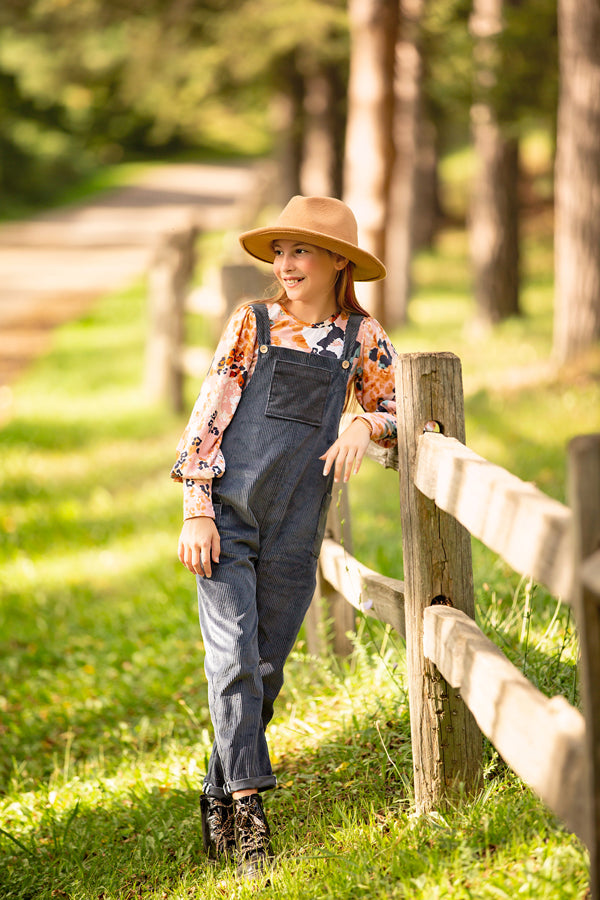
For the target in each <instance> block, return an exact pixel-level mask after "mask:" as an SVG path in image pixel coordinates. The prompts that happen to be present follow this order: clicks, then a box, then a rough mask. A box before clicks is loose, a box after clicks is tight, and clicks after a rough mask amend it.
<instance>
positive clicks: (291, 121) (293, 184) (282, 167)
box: [270, 55, 304, 206]
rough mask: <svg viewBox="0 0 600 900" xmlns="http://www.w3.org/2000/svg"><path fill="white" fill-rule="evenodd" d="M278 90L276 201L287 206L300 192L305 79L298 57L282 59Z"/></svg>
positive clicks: (274, 101)
mask: <svg viewBox="0 0 600 900" xmlns="http://www.w3.org/2000/svg"><path fill="white" fill-rule="evenodd" d="M275 81H276V84H277V86H278V90H277V91H276V92H275V94H274V95H273V98H272V100H271V109H270V114H271V124H272V128H273V131H274V134H275V157H276V159H277V165H278V168H279V177H278V178H277V180H276V195H275V196H274V197H273V202H274V203H277V204H278V205H279V206H285V204H286V203H287V202H288V200H289V199H290V197H293V196H294V195H295V194H299V193H300V169H301V165H302V141H303V129H304V117H303V99H304V80H303V78H302V76H301V75H300V73H299V72H298V66H297V60H296V57H295V55H290V56H288V57H286V58H285V59H283V60H282V61H281V62H280V64H279V66H278V67H277V71H276V73H275Z"/></svg>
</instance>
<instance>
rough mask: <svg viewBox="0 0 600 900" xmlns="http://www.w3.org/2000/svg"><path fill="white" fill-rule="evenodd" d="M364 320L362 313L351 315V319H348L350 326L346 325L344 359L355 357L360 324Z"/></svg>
mask: <svg viewBox="0 0 600 900" xmlns="http://www.w3.org/2000/svg"><path fill="white" fill-rule="evenodd" d="M363 319H364V316H362V315H360V313H351V315H350V318H349V319H348V324H347V325H346V334H345V336H344V351H343V353H342V359H347V360H350V359H351V357H352V356H353V354H354V350H355V346H356V339H357V337H358V329H359V328H360V324H361V322H362V320H363Z"/></svg>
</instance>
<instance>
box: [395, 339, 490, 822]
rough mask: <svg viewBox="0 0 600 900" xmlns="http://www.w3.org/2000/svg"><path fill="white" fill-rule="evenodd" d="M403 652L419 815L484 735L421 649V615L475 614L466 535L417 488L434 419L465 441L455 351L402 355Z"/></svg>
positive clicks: (459, 772) (466, 765) (469, 780)
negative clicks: (437, 611)
mask: <svg viewBox="0 0 600 900" xmlns="http://www.w3.org/2000/svg"><path fill="white" fill-rule="evenodd" d="M396 397H397V403H398V463H399V470H400V516H401V523H402V546H403V553H404V583H405V607H404V609H405V620H406V656H407V669H408V672H407V675H408V689H409V703H410V722H411V735H412V748H413V767H414V782H415V800H416V807H417V811H418V812H426V811H427V810H428V809H431V808H433V807H435V806H438V805H439V804H440V802H441V801H442V799H443V797H444V796H445V795H447V794H448V793H450V792H452V791H454V790H456V789H458V787H459V785H462V786H463V787H464V789H465V790H466V791H467V792H469V791H472V790H473V788H474V787H475V786H476V785H477V782H478V780H479V777H480V773H481V754H482V737H481V733H480V731H479V729H478V727H477V725H476V723H475V720H474V719H473V717H472V715H471V713H470V712H469V710H468V708H467V707H466V705H465V704H464V703H463V702H462V701H461V698H460V694H459V693H458V691H456V690H455V689H454V688H452V687H451V686H450V685H449V684H448V683H447V682H446V681H445V680H444V679H443V678H442V676H441V675H440V673H439V672H438V670H437V669H436V668H435V666H434V665H433V664H432V663H430V662H429V661H428V660H427V659H425V657H424V654H423V612H424V610H425V608H426V607H428V606H430V605H431V604H432V603H435V602H438V603H439V602H444V603H446V604H448V605H452V606H454V607H455V608H457V609H460V610H462V611H463V612H464V613H466V614H467V615H468V616H471V618H474V597H473V564H472V560H471V539H470V535H469V533H468V532H467V531H466V530H465V529H464V528H463V527H462V525H460V524H459V523H458V522H457V521H456V520H455V519H454V518H453V517H452V516H449V515H448V514H447V513H444V512H442V511H441V510H439V509H437V507H436V506H435V503H434V502H433V501H432V500H429V499H428V498H427V497H425V495H424V494H422V493H421V492H420V491H419V490H418V489H417V488H416V487H415V485H414V468H415V457H416V450H417V442H418V439H419V436H420V435H421V434H422V433H423V431H424V430H425V425H426V423H427V422H429V421H434V422H437V423H438V424H439V426H440V430H441V431H442V432H443V433H444V434H446V435H448V436H450V437H455V438H457V439H458V440H459V441H461V442H462V443H464V442H465V424H464V421H465V420H464V400H463V390H462V374H461V366H460V360H459V359H458V357H457V356H455V355H454V354H452V353H434V354H428V353H411V354H404V355H402V356H400V358H399V361H398V368H397V373H396Z"/></svg>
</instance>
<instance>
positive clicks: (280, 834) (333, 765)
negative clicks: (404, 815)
mask: <svg viewBox="0 0 600 900" xmlns="http://www.w3.org/2000/svg"><path fill="white" fill-rule="evenodd" d="M408 733H409V725H408V713H407V711H406V710H404V711H402V712H401V714H400V715H399V717H398V718H397V719H395V720H392V719H389V720H388V721H386V722H383V723H381V724H379V723H377V724H376V723H375V722H374V720H373V718H372V716H365V718H364V719H360V720H359V719H358V718H357V717H356V716H354V717H353V718H352V721H350V722H349V723H347V725H346V726H345V727H340V728H339V729H337V730H336V731H334V732H333V733H330V734H328V736H327V739H326V741H324V742H323V744H321V745H319V746H316V747H313V748H312V749H310V750H308V751H306V750H303V749H302V748H299V749H298V752H297V753H293V754H288V755H286V756H285V757H284V758H283V759H281V760H280V763H279V766H278V767H277V768H278V777H279V780H280V787H279V788H278V789H277V790H275V791H273V792H269V794H268V795H266V798H265V800H266V808H267V810H268V815H269V818H270V820H271V825H272V830H273V835H274V850H275V853H276V854H277V855H278V856H279V857H280V858H282V859H290V860H293V859H295V858H299V859H311V858H313V857H315V856H317V857H318V856H320V855H321V856H322V855H323V854H325V855H327V852H328V849H327V847H326V846H323V844H324V842H326V841H327V833H328V831H329V830H333V831H335V829H336V828H337V829H339V828H343V827H344V824H345V823H348V822H354V823H357V822H359V823H362V824H363V825H364V826H365V827H366V826H368V824H369V822H371V821H372V819H373V815H380V816H385V815H387V814H388V812H390V811H391V810H392V809H393V810H395V811H396V812H397V811H398V803H399V802H406V801H407V796H406V785H407V784H408V782H409V780H410V770H411V761H410V747H409V742H408ZM132 769H133V771H134V775H133V778H132V776H131V774H130V775H129V782H128V781H127V776H124V777H123V776H122V781H123V784H122V786H121V788H120V789H119V791H118V793H117V792H115V787H114V783H113V784H112V785H110V786H108V785H107V783H106V782H105V781H104V779H103V778H102V779H101V778H100V777H99V776H96V777H94V776H90V777H89V782H87V783H86V780H85V779H84V778H77V779H75V781H74V782H73V788H72V793H71V795H70V796H69V797H68V798H67V792H68V791H69V785H67V786H65V788H64V789H63V792H64V795H63V793H62V792H61V791H58V799H56V797H52V795H51V794H50V795H49V797H48V802H47V803H46V804H45V805H43V807H42V808H41V810H40V811H39V814H38V815H36V816H35V817H32V818H33V820H34V822H35V824H34V825H33V827H32V828H31V829H30V830H28V831H27V833H26V834H23V833H21V834H20V835H19V836H16V835H15V834H13V837H12V838H11V837H9V835H10V834H11V833H12V829H11V822H10V817H9V819H8V821H5V822H4V823H3V824H2V833H0V848H1V855H0V896H3V897H4V896H6V897H14V898H20V900H24V898H32V900H33V898H34V897H35V898H36V900H45V898H46V897H48V898H50V897H76V896H77V897H81V896H83V897H122V898H134V897H143V896H156V897H165V896H169V892H170V891H175V890H181V889H182V888H184V889H185V888H186V886H188V888H189V890H190V893H193V892H194V891H195V890H198V888H199V886H200V885H202V886H203V887H204V889H207V888H208V887H209V886H210V885H211V884H213V885H214V884H216V881H218V879H219V878H222V877H226V878H227V877H228V875H230V874H231V871H232V870H231V867H225V866H219V867H217V868H216V869H214V868H213V867H211V866H210V865H209V864H208V862H207V860H206V857H205V854H204V851H203V849H202V846H201V840H200V819H199V808H198V797H199V788H200V783H201V776H200V777H197V778H195V779H192V778H187V777H186V776H184V777H183V778H180V784H179V785H178V786H176V787H172V786H169V780H170V779H169V772H168V766H167V768H165V769H164V770H163V774H162V778H161V779H160V782H157V781H156V778H155V777H154V778H153V777H152V775H151V774H150V773H149V772H148V773H147V774H146V775H144V772H143V770H144V760H143V758H140V760H139V763H136V762H135V761H134V765H133V767H132ZM150 782H153V783H150ZM77 796H78V799H75V798H76V797H77ZM330 850H331V848H330V847H329V852H330ZM178 896H180V895H179V894H178Z"/></svg>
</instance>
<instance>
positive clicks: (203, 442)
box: [171, 301, 396, 519]
mask: <svg viewBox="0 0 600 900" xmlns="http://www.w3.org/2000/svg"><path fill="white" fill-rule="evenodd" d="M267 308H268V313H269V319H270V322H271V343H272V344H273V345H274V346H280V347H291V348H294V349H296V350H302V351H304V352H305V353H316V354H318V355H319V356H329V357H336V358H337V359H339V358H340V357H341V355H342V352H343V348H344V334H345V331H346V325H347V323H348V314H347V313H335V314H334V315H332V316H330V317H329V318H328V319H326V320H325V321H324V322H317V323H315V324H312V323H306V322H301V321H300V320H299V319H297V318H295V317H294V316H292V315H291V313H289V312H288V311H287V310H286V309H285V307H284V306H283V305H281V304H280V303H277V302H274V301H273V302H270V303H268V304H267ZM257 355H258V346H257V331H256V317H255V315H254V310H253V309H252V308H251V306H250V305H249V304H245V305H243V306H241V307H240V308H239V309H238V310H237V311H236V312H235V313H234V314H233V316H232V317H231V318H230V320H229V322H228V323H227V326H226V328H225V330H224V332H223V335H222V337H221V340H220V342H219V345H218V347H217V350H216V353H215V356H214V359H213V361H212V365H211V367H210V370H209V372H208V375H207V376H206V378H205V380H204V382H203V384H202V389H201V391H200V394H199V396H198V399H197V400H196V403H195V405H194V408H193V410H192V413H191V416H190V419H189V422H188V424H187V427H186V429H185V431H184V433H183V435H182V437H181V440H180V441H179V444H178V446H177V452H178V458H177V461H176V463H175V465H174V466H173V469H172V471H171V478H173V479H174V480H175V481H180V482H182V483H183V486H184V488H183V517H184V519H189V518H193V517H194V516H211V517H214V512H213V507H212V501H211V496H212V490H211V485H212V479H213V478H219V477H220V476H221V475H222V474H223V472H224V471H225V467H226V465H227V460H225V459H224V458H223V454H222V453H221V449H220V448H221V440H222V437H223V432H224V431H225V429H226V428H227V426H228V424H229V422H230V421H231V419H232V418H233V415H234V413H235V411H236V409H237V405H238V403H239V401H240V397H241V395H242V391H243V390H244V387H245V386H246V384H247V383H248V381H249V380H250V378H251V377H252V373H253V371H254V367H255V365H256V359H257ZM395 360H396V351H395V350H394V348H393V346H392V344H391V342H390V339H389V338H388V336H387V335H386V333H385V332H384V330H383V328H382V327H381V325H380V324H379V323H378V322H377V321H376V320H375V319H373V318H371V317H364V318H363V320H362V322H361V325H360V328H359V331H358V336H357V341H356V346H355V351H354V355H353V358H352V363H351V370H350V378H349V382H348V395H349V396H348V397H347V398H346V405H348V401H349V400H350V398H351V395H352V393H354V396H355V398H356V400H357V401H358V404H359V406H360V407H361V408H362V411H360V412H359V413H358V417H359V418H361V419H364V421H365V422H366V423H367V424H368V425H369V427H370V429H371V439H372V440H373V441H376V442H377V443H378V444H381V446H383V447H388V446H390V445H391V444H393V443H394V442H395V440H396V400H395V385H394V364H395Z"/></svg>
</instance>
